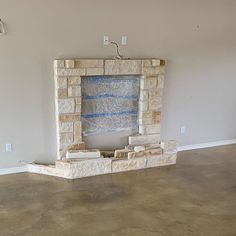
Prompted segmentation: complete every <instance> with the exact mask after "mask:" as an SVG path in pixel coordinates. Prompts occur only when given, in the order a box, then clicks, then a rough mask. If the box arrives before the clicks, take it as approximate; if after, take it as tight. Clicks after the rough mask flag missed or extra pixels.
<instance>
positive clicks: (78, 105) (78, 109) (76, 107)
mask: <svg viewBox="0 0 236 236" xmlns="http://www.w3.org/2000/svg"><path fill="white" fill-rule="evenodd" d="M75 112H76V113H81V104H76V105H75Z"/></svg>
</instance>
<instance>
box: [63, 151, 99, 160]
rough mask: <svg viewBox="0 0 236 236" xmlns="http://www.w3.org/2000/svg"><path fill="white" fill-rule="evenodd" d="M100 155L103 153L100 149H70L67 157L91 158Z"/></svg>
mask: <svg viewBox="0 0 236 236" xmlns="http://www.w3.org/2000/svg"><path fill="white" fill-rule="evenodd" d="M100 157H101V153H100V151H99V150H68V152H67V154H66V158H67V159H89V158H100Z"/></svg>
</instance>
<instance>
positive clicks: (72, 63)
mask: <svg viewBox="0 0 236 236" xmlns="http://www.w3.org/2000/svg"><path fill="white" fill-rule="evenodd" d="M65 66H66V68H74V67H75V61H74V60H65Z"/></svg>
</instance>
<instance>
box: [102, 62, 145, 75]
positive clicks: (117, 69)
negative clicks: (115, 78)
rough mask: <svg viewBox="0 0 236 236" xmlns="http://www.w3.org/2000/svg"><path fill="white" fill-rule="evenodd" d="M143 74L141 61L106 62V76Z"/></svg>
mask: <svg viewBox="0 0 236 236" xmlns="http://www.w3.org/2000/svg"><path fill="white" fill-rule="evenodd" d="M117 74H123V75H127V74H142V61H141V60H105V75H117Z"/></svg>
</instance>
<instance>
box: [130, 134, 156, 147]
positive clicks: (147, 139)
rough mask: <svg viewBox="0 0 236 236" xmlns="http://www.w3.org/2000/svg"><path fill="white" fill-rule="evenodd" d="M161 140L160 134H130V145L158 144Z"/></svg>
mask: <svg viewBox="0 0 236 236" xmlns="http://www.w3.org/2000/svg"><path fill="white" fill-rule="evenodd" d="M159 142H160V134H149V135H133V136H129V145H132V146H136V145H145V144H156V143H159Z"/></svg>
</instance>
